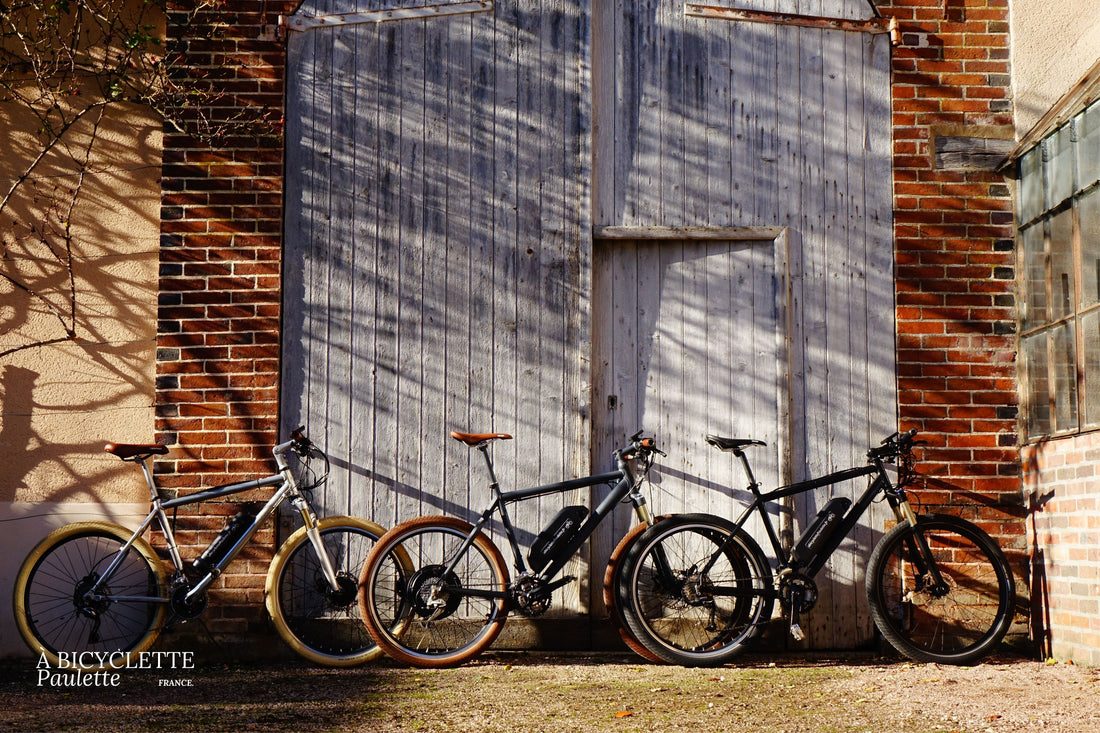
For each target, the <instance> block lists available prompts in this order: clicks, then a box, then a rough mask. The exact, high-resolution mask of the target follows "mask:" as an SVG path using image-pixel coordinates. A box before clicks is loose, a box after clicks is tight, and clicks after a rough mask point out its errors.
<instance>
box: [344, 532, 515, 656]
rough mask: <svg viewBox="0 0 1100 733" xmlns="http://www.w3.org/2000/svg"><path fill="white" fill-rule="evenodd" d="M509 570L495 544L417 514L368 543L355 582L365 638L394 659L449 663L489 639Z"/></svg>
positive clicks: (500, 616) (502, 607) (496, 627)
mask: <svg viewBox="0 0 1100 733" xmlns="http://www.w3.org/2000/svg"><path fill="white" fill-rule="evenodd" d="M508 584H509V578H508V568H507V565H505V563H504V558H503V557H501V554H500V551H499V550H497V548H496V546H495V545H494V544H493V543H492V542H491V541H490V540H489V538H488V537H486V536H485V535H484V534H482V533H481V532H478V533H477V534H476V535H475V534H474V528H473V525H471V524H470V523H468V522H464V521H462V520H460V519H456V518H453V517H420V518H418V519H413V520H410V521H408V522H405V523H403V524H399V525H398V526H396V527H394V528H393V529H391V530H390V531H389V532H387V533H386V534H385V535H383V536H382V539H380V540H379V541H378V543H377V544H376V545H375V547H374V550H372V551H371V554H370V557H369V558H367V563H366V565H365V566H364V567H363V573H362V575H361V576H360V579H359V606H360V612H361V613H362V615H363V620H364V621H365V622H366V626H367V631H368V632H369V633H370V635H371V638H372V639H374V642H375V643H376V644H378V646H380V647H381V648H382V649H384V650H385V652H386V653H387V654H389V655H390V656H391V657H393V658H394V659H396V660H397V661H399V662H403V663H405V664H411V665H413V666H416V667H433V668H439V667H453V666H456V665H459V664H462V663H463V662H465V661H467V660H469V659H471V658H473V657H475V656H477V655H478V654H479V653H480V652H481V651H482V650H483V649H485V648H487V647H488V646H489V645H490V644H492V643H493V641H494V640H495V639H496V637H497V635H498V634H499V633H500V630H501V628H502V627H503V625H504V620H505V617H506V616H507V612H508V604H507V591H508Z"/></svg>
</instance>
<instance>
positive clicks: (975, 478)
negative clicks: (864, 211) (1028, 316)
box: [879, 0, 1026, 580]
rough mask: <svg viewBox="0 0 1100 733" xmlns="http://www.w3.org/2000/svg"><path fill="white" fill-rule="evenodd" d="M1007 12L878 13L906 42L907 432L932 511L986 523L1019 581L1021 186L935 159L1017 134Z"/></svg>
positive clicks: (902, 280)
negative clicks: (916, 441)
mask: <svg viewBox="0 0 1100 733" xmlns="http://www.w3.org/2000/svg"><path fill="white" fill-rule="evenodd" d="M1008 6H1009V2H1008V0H899V1H898V2H894V3H891V4H886V3H880V4H879V7H880V8H881V11H882V13H883V14H884V15H887V16H894V17H896V18H897V19H898V21H899V28H900V32H901V44H900V45H899V46H898V47H896V48H895V49H894V54H893V72H894V78H893V120H894V197H895V198H894V201H895V211H894V221H895V225H894V233H895V246H896V266H897V329H898V337H897V339H898V340H897V345H898V354H897V355H898V391H899V408H900V417H901V428H902V429H908V428H916V429H917V430H919V431H920V433H921V435H922V437H923V438H924V439H925V440H927V441H928V442H929V445H928V446H927V447H926V448H924V449H923V450H922V452H921V465H920V469H921V470H922V471H923V472H924V473H927V474H931V475H932V476H934V480H932V481H930V482H929V484H928V487H927V490H926V491H923V492H920V494H919V499H920V501H921V502H922V504H923V505H924V506H925V507H926V508H933V507H936V506H946V505H950V507H949V511H951V512H952V513H956V514H960V515H963V516H965V517H967V518H969V519H972V520H975V521H977V523H978V524H980V525H981V526H982V527H984V528H985V529H986V530H987V531H988V532H989V533H990V534H992V535H994V536H996V537H997V539H998V540H999V541H1000V543H1001V545H1002V547H1005V548H1006V549H1007V550H1009V551H1010V554H1012V555H1013V560H1014V562H1015V565H1016V569H1017V573H1018V574H1019V575H1020V579H1021V580H1023V579H1024V577H1026V576H1024V575H1023V570H1024V562H1023V555H1024V548H1025V545H1024V542H1025V540H1024V536H1023V514H1024V509H1023V507H1022V504H1021V498H1020V497H1021V493H1020V469H1019V453H1018V448H1017V444H1018V441H1017V434H1016V427H1017V422H1016V418H1017V392H1016V365H1015V356H1016V335H1015V323H1016V312H1015V272H1014V264H1015V254H1014V236H1015V228H1014V215H1013V197H1012V191H1013V187H1012V182H1011V181H1010V180H1009V179H1006V178H1005V177H1004V176H1002V175H1000V174H998V173H995V172H992V171H990V170H980V169H976V168H973V167H966V166H964V165H960V164H959V163H958V162H957V161H954V160H951V159H944V158H938V156H937V154H936V152H937V147H936V144H937V140H938V139H939V141H940V142H941V143H942V142H943V141H944V140H946V139H959V138H969V139H971V140H973V141H980V140H981V139H983V138H990V139H993V140H994V141H996V140H998V139H1001V140H1003V139H1004V138H1011V136H1012V134H1013V131H1012V100H1011V87H1010V77H1009V73H1010V65H1009V36H1008V31H1009V25H1008V13H1009V8H1008ZM1001 147H1010V144H1009V145H1004V144H1002V146H1001ZM986 167H989V166H986Z"/></svg>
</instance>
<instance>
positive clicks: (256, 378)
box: [156, 0, 294, 636]
mask: <svg viewBox="0 0 1100 733" xmlns="http://www.w3.org/2000/svg"><path fill="white" fill-rule="evenodd" d="M293 5H294V4H293V3H277V2H261V1H260V0H231V1H228V2H221V3H217V4H215V5H210V6H208V7H206V8H204V9H203V10H202V11H200V12H197V13H195V14H194V15H193V17H192V16H191V15H190V14H189V13H188V9H189V8H190V7H192V6H191V5H188V4H182V3H181V4H175V5H171V6H170V8H169V15H168V32H167V36H168V40H167V44H166V46H167V51H168V53H169V54H172V53H180V54H183V56H184V59H185V61H184V64H185V65H186V66H187V67H188V68H190V69H191V71H192V73H193V74H195V75H197V76H198V77H200V78H201V79H205V80H209V81H210V82H211V84H212V85H213V88H214V91H215V96H214V97H213V98H212V99H211V100H210V102H209V103H208V104H206V105H203V106H202V107H195V108H193V107H181V108H179V109H178V110H177V111H178V113H179V114H181V115H182V116H183V117H184V118H186V119H187V120H188V121H189V129H192V130H201V129H203V128H204V127H205V126H206V123H205V122H204V121H209V123H211V125H213V126H217V125H218V124H220V123H223V122H225V121H228V120H238V121H240V120H244V121H247V124H246V125H245V127H244V128H242V129H233V130H232V132H231V133H230V134H228V135H221V136H218V137H217V138H216V141H215V142H208V141H204V140H203V139H201V138H202V136H201V135H191V134H183V133H180V132H178V131H177V130H174V129H168V128H166V130H165V137H164V168H163V174H162V176H163V177H162V191H163V194H162V195H163V203H162V210H161V220H162V221H161V250H160V302H159V315H158V319H159V321H158V329H157V333H158V335H157V385H156V390H157V392H156V395H157V396H156V402H157V405H156V410H157V430H158V435H159V439H160V440H161V441H162V442H167V443H169V444H171V445H172V446H173V448H172V451H171V453H170V454H169V456H168V457H167V458H166V460H162V461H159V462H158V463H157V465H156V471H157V473H158V481H159V482H160V483H161V485H162V486H165V487H172V488H174V489H177V490H178V491H179V492H181V493H184V492H187V491H190V490H194V489H197V488H203V487H209V486H215V485H219V484H224V483H228V482H231V481H235V480H244V479H246V478H251V477H255V476H257V475H261V474H266V473H271V472H272V471H273V470H274V468H275V466H274V461H273V460H272V458H271V446H272V445H273V444H274V443H275V442H276V441H277V439H278V437H279V436H278V435H277V432H278V383H279V309H280V257H281V247H282V238H281V232H282V193H283V179H282V174H283V170H282V156H283V141H282V137H281V134H280V132H281V127H280V125H279V122H280V120H281V119H282V106H283V81H284V73H285V54H284V46H283V44H282V42H280V41H279V40H278V39H277V38H276V33H275V31H276V26H277V22H278V14H279V13H289V12H292V10H293ZM267 495H270V492H269V491H262V492H256V495H255V496H248V495H240V497H239V498H240V499H241V500H243V499H247V498H261V497H263V498H266V496H267ZM236 499H237V497H234V498H232V499H230V500H229V503H219V504H215V505H196V506H191V507H183V508H181V509H180V510H179V522H178V525H177V527H178V528H179V529H180V530H181V531H180V532H179V537H178V539H180V540H181V541H182V542H184V543H198V545H199V546H205V545H206V544H208V543H209V542H210V540H211V539H213V537H214V535H215V534H216V533H217V532H218V531H219V530H220V529H221V527H222V526H223V525H224V524H225V521H226V517H227V516H229V515H232V514H234V513H235V512H236V511H237V506H236V503H235V501H236ZM257 540H258V541H257V542H255V543H254V544H253V545H252V546H251V547H249V548H247V549H246V550H245V552H244V553H242V555H241V556H239V557H238V559H237V560H235V561H234V563H233V564H232V565H231V566H230V568H229V570H228V571H227V574H226V575H225V576H223V578H222V579H220V580H219V582H218V584H217V585H216V587H215V589H214V591H213V592H212V593H211V606H210V610H209V611H208V612H207V614H206V615H205V616H204V619H203V621H204V623H205V625H206V627H207V628H209V629H210V631H212V632H213V633H215V634H216V635H217V634H226V635H228V636H234V635H237V634H240V633H243V632H256V631H259V630H260V629H262V628H264V624H265V622H264V621H263V618H264V611H263V583H264V574H265V573H266V570H267V564H268V560H269V558H270V557H271V554H272V551H273V546H274V542H273V532H272V531H271V530H267V531H265V533H263V534H261V535H260V536H259V537H258V538H257ZM197 550H198V548H197V547H195V546H193V545H192V546H190V547H185V548H184V556H185V557H194V555H195V554H196V552H197ZM250 627H251V628H250Z"/></svg>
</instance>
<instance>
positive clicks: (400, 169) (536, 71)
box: [281, 0, 591, 627]
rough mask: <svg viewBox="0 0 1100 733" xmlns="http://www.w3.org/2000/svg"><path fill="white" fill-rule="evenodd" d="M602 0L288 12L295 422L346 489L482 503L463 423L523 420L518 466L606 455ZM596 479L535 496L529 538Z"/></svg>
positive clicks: (287, 420) (582, 602)
mask: <svg viewBox="0 0 1100 733" xmlns="http://www.w3.org/2000/svg"><path fill="white" fill-rule="evenodd" d="M585 6H586V4H585V3H579V2H574V1H573V0H560V1H557V0H555V1H553V2H543V3H531V2H525V1H523V0H495V2H488V1H478V2H453V1H446V0H445V1H443V2H438V3H436V4H434V5H428V4H425V3H424V2H423V0H420V1H418V2H416V1H414V2H410V1H409V0H404V1H403V0H381V1H379V0H362V1H360V2H355V1H354V0H306V2H305V3H304V5H303V7H302V8H301V9H300V10H299V11H298V13H297V14H296V15H295V17H294V18H292V19H291V20H290V22H289V23H288V26H289V28H290V36H289V42H288V97H287V195H286V201H287V203H286V237H285V239H286V252H285V266H284V283H285V287H284V292H285V294H284V319H283V387H282V405H281V409H282V423H283V427H284V429H287V428H292V427H293V426H295V425H297V424H302V423H305V424H306V425H308V427H309V429H310V431H311V435H312V436H314V437H316V439H317V441H318V442H319V443H320V444H321V445H323V446H324V447H325V449H326V450H327V452H328V454H329V456H330V458H331V459H332V474H331V476H330V477H329V481H328V483H327V484H326V486H325V487H324V488H323V489H322V490H321V491H319V492H318V500H319V503H320V504H321V505H322V507H323V509H324V510H325V511H326V512H328V513H336V514H344V513H348V514H353V515H359V516H364V517H367V518H370V519H373V520H374V521H376V522H378V523H379V524H382V525H383V526H393V525H394V524H396V523H398V522H402V521H405V520H408V519H411V518H413V517H416V516H419V515H424V514H447V515H451V516H458V517H463V518H468V517H470V516H471V514H472V513H473V514H475V515H476V513H478V512H480V511H481V509H482V508H483V507H484V505H485V504H486V502H487V500H488V495H489V491H488V483H489V479H488V476H487V473H486V470H485V466H484V464H483V463H482V461H481V455H480V454H479V453H477V452H476V451H471V449H469V448H467V447H466V446H465V445H462V444H460V443H458V442H456V441H454V440H452V439H451V438H449V437H448V432H449V431H451V430H460V431H467V432H503V433H510V434H512V435H514V436H515V440H512V441H506V442H505V441H502V442H499V443H496V444H495V445H494V448H493V454H494V460H495V462H496V467H497V475H498V477H499V479H500V482H501V484H502V486H503V487H504V488H506V489H511V488H516V487H524V486H535V485H539V484H547V483H550V482H553V481H559V480H562V479H564V478H572V477H576V476H584V475H587V473H588V464H589V455H590V453H589V445H588V437H587V436H588V423H587V403H588V391H587V384H588V377H587V361H588V320H587V319H588V296H587V281H588V279H589V276H588V272H587V268H588V257H589V256H588V252H589V249H590V231H591V228H590V223H589V220H588V216H589V210H590V209H589V207H588V205H587V202H588V200H589V196H588V188H587V181H588V180H589V179H590V175H589V174H588V172H587V171H588V165H589V161H590V156H589V154H588V142H587V141H588V138H587V132H586V131H587V129H588V125H589V123H588V120H587V116H586V115H587V100H588V98H589V95H588V92H587V84H588V76H587V73H586V71H585V65H584V64H583V63H582V62H581V59H582V55H583V53H585V50H586V46H585V44H586V42H587V41H586V39H587V36H588V30H587V22H588V19H587V16H586V10H585ZM578 493H579V494H581V495H579V496H566V497H548V498H545V499H540V500H535V501H530V502H525V503H524V504H522V505H521V506H517V507H514V508H513V509H512V519H513V521H514V523H515V525H516V527H517V528H518V530H519V539H520V541H521V542H522V543H524V544H529V543H530V542H531V540H532V539H533V538H534V536H535V535H536V534H537V533H538V532H539V530H540V529H541V528H542V527H543V526H544V525H545V524H547V523H548V521H549V519H550V518H551V517H553V516H554V515H555V514H556V513H557V512H558V510H559V509H560V508H561V506H562V505H563V503H570V504H575V503H586V502H587V501H588V499H589V497H588V492H587V491H585V492H578ZM492 531H493V533H494V538H495V539H496V540H497V542H498V544H500V545H501V546H502V547H504V546H505V545H503V543H502V538H501V533H500V528H499V527H497V526H496V525H494V526H493V528H492ZM567 572H568V573H570V574H572V575H576V576H579V577H585V576H587V575H588V568H587V564H586V563H584V562H583V560H581V559H578V560H577V564H576V566H573V567H569V568H567ZM584 587H586V586H584V585H583V584H572V585H570V586H568V587H567V588H566V589H563V591H561V592H559V593H558V594H557V597H556V601H555V611H554V612H555V613H564V614H571V615H572V616H574V617H576V616H577V615H578V614H579V613H581V612H583V611H585V610H586V604H587V601H586V597H582V595H583V592H582V588H584ZM509 626H510V627H511V626H512V625H511V624H510V625H509Z"/></svg>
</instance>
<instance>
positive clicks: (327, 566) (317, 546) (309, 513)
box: [290, 494, 340, 591]
mask: <svg viewBox="0 0 1100 733" xmlns="http://www.w3.org/2000/svg"><path fill="white" fill-rule="evenodd" d="M290 503H291V505H293V507H294V508H295V509H297V510H298V513H299V514H301V515H302V522H303V523H304V524H305V527H306V536H307V537H309V541H310V544H312V545H313V551H314V552H316V553H317V559H318V560H319V561H320V563H321V570H322V572H324V574H325V580H326V581H328V584H329V587H330V588H332V590H333V591H338V590H340V583H339V581H338V580H337V578H336V569H335V568H333V566H332V560H331V559H330V558H329V556H328V550H326V549H325V543H324V542H323V541H322V540H321V531H320V530H319V529H317V514H316V513H314V511H313V507H311V506H310V505H309V502H308V501H306V499H305V497H304V496H302V495H301V494H298V495H297V496H295V497H294V498H293V499H291V500H290Z"/></svg>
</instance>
